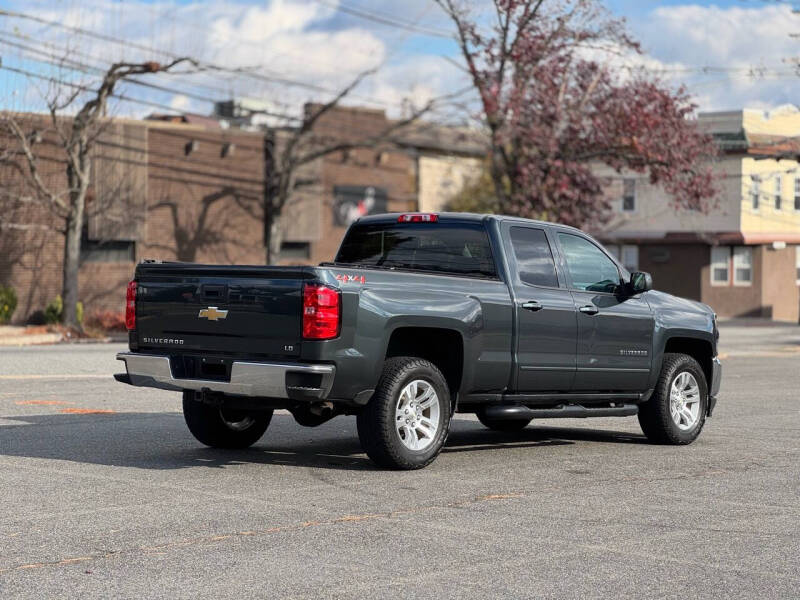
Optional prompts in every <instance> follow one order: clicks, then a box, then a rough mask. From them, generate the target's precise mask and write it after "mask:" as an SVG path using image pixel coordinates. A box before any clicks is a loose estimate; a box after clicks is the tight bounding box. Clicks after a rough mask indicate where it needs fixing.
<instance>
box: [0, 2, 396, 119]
mask: <svg viewBox="0 0 800 600" xmlns="http://www.w3.org/2000/svg"><path fill="white" fill-rule="evenodd" d="M0 16H5V17H10V18H17V19H26V20H30V21H34V22H36V23H41V24H43V25H48V26H52V27H58V28H60V29H64V30H66V31H71V32H73V33H78V34H80V35H85V36H87V37H92V38H95V39H99V40H102V41H105V42H109V43H112V44H118V45H121V46H125V47H129V48H136V49H137V50H142V51H144V52H150V53H154V54H158V55H161V56H165V57H168V58H171V59H176V58H180V55H178V54H175V53H173V52H168V51H166V50H160V49H158V48H154V47H152V46H147V45H144V44H139V43H137V42H133V41H129V40H123V39H119V38H116V37H114V36H110V35H106V34H103V33H98V32H95V31H91V30H89V29H84V28H82V27H75V26H72V25H66V24H64V23H60V22H58V21H52V20H49V19H44V18H42V17H38V16H36V15H29V14H26V13H20V12H16V11H10V10H4V9H0ZM198 65H199V66H200V67H201V68H204V69H207V70H212V71H219V72H223V73H232V74H237V75H241V76H244V77H250V78H251V79H255V80H258V81H263V82H267V83H279V84H282V85H289V86H295V87H302V88H306V89H309V90H312V91H316V92H323V93H326V94H338V93H339V90H332V89H329V88H326V87H323V86H320V85H316V84H312V83H307V82H304V81H299V80H295V79H290V78H287V77H284V76H281V75H275V76H271V75H264V74H262V73H259V72H256V71H254V70H251V69H248V68H231V67H223V66H221V65H217V64H214V63H211V62H204V61H198ZM351 97H353V98H359V99H361V100H365V101H367V102H370V103H372V104H378V105H381V106H388V105H390V104H389V103H387V102H384V101H381V100H377V99H374V98H371V97H367V96H361V95H358V94H351Z"/></svg>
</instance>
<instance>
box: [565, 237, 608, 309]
mask: <svg viewBox="0 0 800 600" xmlns="http://www.w3.org/2000/svg"><path fill="white" fill-rule="evenodd" d="M558 239H559V242H561V248H562V250H563V251H564V258H565V260H566V261H567V271H569V277H570V279H571V280H572V286H573V287H574V288H576V289H579V290H586V291H588V292H607V293H612V294H613V293H615V292H616V291H617V288H618V287H619V284H620V279H619V270H617V265H615V264H614V261H612V260H611V259H610V258H609V257H608V256H606V254H605V253H604V252H603V251H602V250H600V248H598V247H597V246H595V245H594V244H592V243H591V242H590V241H589V240H587V239H585V238H582V237H578V236H577V235H571V234H569V233H559V234H558Z"/></svg>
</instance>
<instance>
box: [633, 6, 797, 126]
mask: <svg viewBox="0 0 800 600" xmlns="http://www.w3.org/2000/svg"><path fill="white" fill-rule="evenodd" d="M631 26H632V29H633V31H634V33H635V34H636V35H638V36H639V38H640V39H641V41H642V46H643V49H644V50H645V52H646V53H647V58H648V60H649V61H652V62H651V63H650V64H648V68H651V69H653V70H655V71H659V70H664V71H666V73H664V74H663V76H664V77H665V78H668V79H669V80H670V81H673V82H675V83H682V82H685V83H687V85H688V87H689V90H690V91H691V92H692V93H693V94H694V95H695V100H696V102H697V103H698V104H699V105H700V110H721V109H733V108H741V107H743V106H753V107H758V108H770V107H775V106H779V105H781V104H785V103H789V102H793V103H797V102H798V101H800V73H797V72H796V71H794V70H793V69H792V65H791V64H790V63H789V62H787V59H789V58H790V57H792V56H797V55H798V54H799V53H800V46H798V43H797V40H795V39H793V38H792V37H790V34H792V33H797V32H798V30H800V17H798V16H797V15H795V14H793V13H792V9H791V6H789V5H787V4H781V5H767V6H759V7H751V8H745V7H730V8H723V7H719V6H714V5H712V6H700V5H697V4H687V5H680V6H662V7H659V8H656V9H655V10H653V11H652V12H651V13H649V15H648V17H647V18H646V19H644V20H638V21H633V22H632V23H631ZM698 67H710V68H709V69H707V70H706V71H698V70H697V68H698ZM718 68H719V69H718ZM685 69H689V70H691V71H692V72H684V70H685Z"/></svg>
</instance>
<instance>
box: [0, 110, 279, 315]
mask: <svg viewBox="0 0 800 600" xmlns="http://www.w3.org/2000/svg"><path fill="white" fill-rule="evenodd" d="M20 122H21V123H23V124H24V126H25V127H26V129H27V130H29V131H31V132H36V133H34V135H36V136H37V139H40V141H38V142H37V144H36V153H37V156H39V157H40V164H41V170H42V173H43V177H44V178H45V180H46V181H47V182H48V185H49V186H50V188H51V189H53V190H63V189H64V187H65V184H64V174H63V172H64V162H63V159H62V158H61V156H62V154H61V149H60V148H59V146H58V144H57V143H56V139H55V134H54V133H53V132H50V131H49V130H48V121H47V119H46V118H45V117H43V116H39V115H25V116H24V118H23V119H21V120H20ZM39 132H41V133H39ZM4 141H5V142H6V145H7V147H13V142H10V141H8V140H4ZM263 156H264V154H263V136H262V135H259V134H254V133H247V132H241V131H225V130H221V129H217V130H212V129H208V128H207V127H206V126H201V125H190V124H174V123H169V122H160V121H125V120H115V121H113V122H110V123H109V124H108V125H107V126H106V127H105V128H104V130H103V133H102V135H101V137H100V138H99V140H98V143H97V146H96V150H95V156H94V159H93V178H92V186H91V188H90V190H89V194H88V197H87V223H86V227H85V230H84V237H83V241H82V250H81V270H80V279H79V286H80V297H81V301H82V302H83V303H84V305H85V307H86V312H87V314H89V313H91V312H92V311H94V310H100V309H110V310H121V308H122V304H123V302H124V301H123V297H124V289H125V285H126V283H127V282H128V281H129V280H130V278H131V275H132V273H133V269H134V267H135V264H136V262H138V261H139V260H141V259H143V258H159V259H164V260H197V261H207V262H229V261H230V262H241V263H254V264H257V263H260V262H263V260H264V252H263V230H262V225H261V213H260V207H261V202H262V198H263V182H264V159H263ZM0 177H2V181H3V193H2V196H0V204H1V205H2V208H3V210H2V217H0V228H1V229H0V284H6V285H11V286H13V287H14V288H15V289H16V290H17V294H18V297H19V305H18V307H17V311H16V313H15V315H14V321H15V322H23V321H24V320H25V319H27V318H28V317H29V316H30V315H31V313H33V312H34V311H37V310H41V309H43V308H44V307H45V306H46V305H47V303H48V302H49V301H51V300H52V299H53V298H54V297H55V296H56V295H57V294H59V293H60V292H61V265H62V257H63V244H64V241H63V240H64V238H63V236H62V235H61V234H60V233H59V232H58V231H57V228H58V227H59V221H58V219H57V218H55V217H54V215H53V214H52V213H51V212H50V211H49V210H46V209H44V208H42V207H41V206H38V205H36V204H31V203H30V202H26V201H25V199H26V198H25V196H26V194H27V195H29V194H30V190H28V189H27V188H26V186H25V185H24V183H23V181H22V178H21V177H20V175H19V173H18V171H17V169H15V168H14V167H13V166H11V165H4V166H2V167H0Z"/></svg>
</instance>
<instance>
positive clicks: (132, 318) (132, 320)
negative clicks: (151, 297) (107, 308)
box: [125, 281, 136, 331]
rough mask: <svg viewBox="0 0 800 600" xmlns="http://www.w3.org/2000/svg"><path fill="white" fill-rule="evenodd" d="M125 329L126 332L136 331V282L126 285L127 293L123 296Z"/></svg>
mask: <svg viewBox="0 0 800 600" xmlns="http://www.w3.org/2000/svg"><path fill="white" fill-rule="evenodd" d="M125 327H127V328H128V331H132V330H134V329H136V282H135V281H131V282H130V283H129V284H128V291H127V293H126V294H125Z"/></svg>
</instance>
